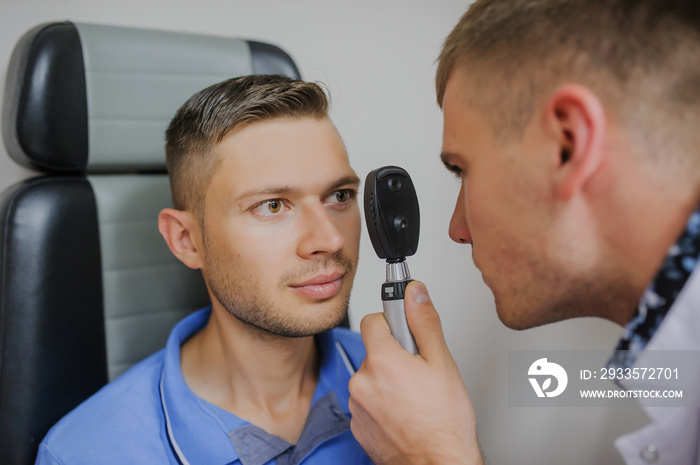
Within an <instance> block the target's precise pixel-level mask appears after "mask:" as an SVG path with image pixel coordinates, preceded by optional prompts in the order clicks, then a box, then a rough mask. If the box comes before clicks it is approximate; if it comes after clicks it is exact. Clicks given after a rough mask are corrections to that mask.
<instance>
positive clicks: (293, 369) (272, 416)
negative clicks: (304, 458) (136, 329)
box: [181, 306, 318, 444]
mask: <svg viewBox="0 0 700 465" xmlns="http://www.w3.org/2000/svg"><path fill="white" fill-rule="evenodd" d="M217 307H218V306H215V307H214V308H213V309H212V314H211V318H210V320H209V323H208V324H207V326H205V327H204V329H202V331H200V332H199V333H197V334H195V335H194V336H192V338H190V339H189V340H188V341H187V342H185V344H183V345H182V348H181V367H182V374H183V376H184V378H185V381H186V382H187V384H188V385H189V387H190V388H191V389H192V391H194V393H195V394H196V395H197V396H199V397H200V398H202V399H204V400H206V401H208V402H210V403H212V404H214V405H217V406H218V407H221V408H223V409H225V410H228V411H229V412H231V413H233V414H235V415H237V416H239V417H240V418H243V419H245V420H248V421H250V422H251V423H253V424H254V425H256V426H259V427H261V428H263V429H264V430H265V431H267V432H268V433H271V434H274V435H277V436H279V437H281V438H282V439H284V440H286V441H287V442H290V443H292V444H296V442H297V440H298V439H299V436H300V435H301V431H302V430H303V428H304V424H305V422H306V418H307V416H308V413H309V408H310V405H311V399H312V397H313V393H314V390H315V388H316V383H317V381H318V351H317V348H316V344H315V342H314V338H313V337H311V336H309V337H303V338H287V337H279V336H274V335H271V334H267V333H261V332H260V330H258V329H252V328H250V326H248V325H246V324H245V323H242V322H241V321H239V320H237V319H236V318H235V317H233V316H231V315H230V314H229V313H228V312H226V310H224V309H223V308H217Z"/></svg>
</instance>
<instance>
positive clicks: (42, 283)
mask: <svg viewBox="0 0 700 465" xmlns="http://www.w3.org/2000/svg"><path fill="white" fill-rule="evenodd" d="M245 74H285V75H288V76H291V77H295V78H298V77H299V72H298V70H297V68H296V66H295V65H294V62H293V61H292V60H291V58H290V57H289V56H288V55H287V54H286V53H285V52H284V51H282V50H281V49H279V48H278V47H276V46H273V45H270V44H264V43H260V42H254V41H246V40H240V39H232V38H224V37H214V36H207V35H198V34H185V33H177V32H165V31H153V30H144V29H132V28H124V27H114V26H101V25H92V24H76V23H71V22H61V23H50V24H44V25H40V26H38V27H36V28H34V29H32V30H30V31H29V32H27V33H26V34H25V35H24V36H23V37H22V38H21V39H20V41H19V42H18V43H17V45H16V47H15V50H14V52H13V55H12V58H11V61H10V64H9V67H8V72H7V80H6V89H5V100H4V104H3V122H2V131H3V132H2V134H3V140H4V143H5V146H6V148H7V151H8V153H9V154H10V156H11V157H12V158H13V159H15V160H16V161H17V162H19V163H20V164H22V165H24V166H27V167H30V168H32V169H35V170H38V171H42V172H45V173H48V175H47V176H41V177H37V178H33V179H29V180H26V181H23V182H20V183H18V184H16V185H14V186H12V187H11V188H9V189H8V190H7V191H5V192H4V193H3V194H2V197H1V198H0V219H1V220H2V228H0V241H1V245H2V247H1V248H0V266H1V267H0V463H3V464H7V465H27V464H31V463H33V461H34V457H35V454H36V448H37V447H38V444H39V442H40V441H41V439H42V437H43V436H44V434H45V433H46V432H47V431H48V429H49V428H50V426H51V425H52V424H53V423H55V422H56V421H57V420H58V419H60V417H61V416H63V415H64V414H65V413H67V412H68V411H69V410H70V409H72V408H73V407H75V406H76V405H77V404H78V403H80V402H81V401H82V400H84V399H85V398H87V397H88V396H89V395H91V394H92V393H94V392H95V391H96V390H97V389H99V388H100V387H101V386H102V385H103V384H105V383H106V382H107V381H108V380H111V379H114V378H115V377H117V376H118V375H119V374H121V373H123V372H124V371H125V370H126V369H128V368H129V367H130V366H131V365H132V364H134V363H135V362H137V361H139V360H141V359H143V358H144V357H146V356H147V355H149V354H151V353H153V352H155V351H156V350H158V349H160V348H162V347H163V346H164V345H165V341H166V338H167V335H168V333H169V331H170V329H171V328H172V326H173V325H174V324H175V322H176V321H178V320H179V319H180V318H182V317H183V316H184V315H186V314H187V313H189V312H191V311H193V310H195V309H197V308H200V307H203V306H205V305H207V304H208V295H207V293H206V288H205V286H204V283H203V281H202V278H201V274H200V273H199V272H198V271H193V270H190V269H188V268H187V267H185V266H184V265H183V264H182V263H180V262H179V261H178V260H177V259H175V258H174V257H173V256H172V254H171V253H170V251H169V250H168V248H167V247H166V245H165V244H164V242H163V240H162V238H161V237H160V234H159V233H158V228H157V215H158V212H159V211H160V209H162V208H164V207H168V206H170V204H171V203H170V202H171V200H170V190H169V184H168V178H167V174H166V172H165V155H164V149H163V147H164V132H165V129H166V127H167V125H168V122H169V121H170V119H171V118H172V116H173V115H174V113H175V111H176V110H177V108H178V107H179V106H180V105H181V104H182V103H184V101H185V100H187V98H189V97H190V96H191V95H192V94H193V93H195V92H196V91H198V90H200V89H202V88H204V87H206V86H208V85H211V84H214V83H216V82H219V81H222V80H224V79H227V78H231V77H235V76H240V75H245Z"/></svg>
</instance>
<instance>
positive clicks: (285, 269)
mask: <svg viewBox="0 0 700 465" xmlns="http://www.w3.org/2000/svg"><path fill="white" fill-rule="evenodd" d="M215 151H216V155H217V156H218V157H220V159H221V166H220V168H219V169H218V171H216V173H215V174H214V176H213V178H212V181H211V184H210V186H209V189H208V191H207V194H206V197H205V212H204V230H203V242H204V262H205V265H204V267H203V269H202V272H203V274H204V277H205V280H206V281H207V285H208V286H209V289H210V291H211V293H212V294H213V295H214V296H215V299H214V305H218V304H219V303H220V304H221V306H223V308H225V309H226V310H227V311H228V312H229V313H231V314H232V315H234V316H235V317H237V318H238V319H239V320H241V321H243V322H245V323H248V324H249V325H252V326H254V327H257V328H261V329H263V330H265V331H267V332H269V333H273V334H279V335H282V336H307V335H311V334H315V333H318V332H321V331H325V330H327V329H330V328H332V327H334V326H337V325H338V324H339V323H340V321H342V319H343V317H344V316H345V313H346V311H347V306H348V299H349V296H350V288H351V287H352V281H353V278H354V275H355V268H356V265H357V258H358V248H359V240H360V213H359V209H358V206H357V200H356V193H357V188H358V179H357V175H356V174H355V172H354V171H353V169H352V168H351V167H350V165H349V163H348V158H347V154H346V152H345V148H344V146H343V143H342V141H341V139H340V136H339V135H338V133H337V132H336V130H335V128H334V127H333V125H332V124H331V122H330V121H329V120H328V119H313V118H302V119H275V120H271V121H264V122H260V123H254V124H252V125H249V126H245V127H243V128H242V129H240V130H237V131H235V132H234V133H232V134H229V135H228V136H227V137H226V138H225V139H224V140H223V141H222V142H221V143H220V144H219V145H218V146H217V147H216V149H215ZM217 301H218V302H217Z"/></svg>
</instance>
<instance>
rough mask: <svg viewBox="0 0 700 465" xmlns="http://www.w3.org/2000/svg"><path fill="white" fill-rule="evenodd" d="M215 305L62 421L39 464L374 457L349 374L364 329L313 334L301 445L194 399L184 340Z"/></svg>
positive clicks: (246, 463) (245, 464)
mask: <svg viewBox="0 0 700 465" xmlns="http://www.w3.org/2000/svg"><path fill="white" fill-rule="evenodd" d="M210 313H211V308H206V309H202V310H199V311H197V312H195V313H193V314H192V315H189V316H188V317H186V318H185V319H183V320H182V321H180V322H179V323H178V324H177V325H176V326H175V328H174V329H173V330H172V332H171V333H170V337H169V339H168V343H167V345H166V347H165V349H163V350H161V351H159V352H157V353H155V354H154V355H152V356H150V357H149V358H147V359H145V360H144V361H142V362H140V363H139V364H137V365H135V366H134V367H133V368H131V369H130V370H129V371H128V372H126V373H124V374H123V375H122V376H120V377H119V378H118V379H116V380H115V381H113V382H112V383H110V384H108V385H107V386H105V387H104V388H102V389H101V390H100V391H99V392H97V393H96V394H95V395H93V396H92V397H91V398H89V399H88V400H86V401H85V402H83V403H82V404H81V405H79V406H78V407H77V408H76V409H75V410H73V411H72V412H71V413H69V414H68V415H66V416H65V417H64V418H63V419H62V420H61V421H59V422H58V423H57V424H56V425H55V426H54V427H53V428H52V429H51V431H49V433H48V434H47V435H46V437H45V438H44V440H43V441H42V443H41V445H40V446H39V455H38V457H37V461H36V463H37V464H38V465H47V464H63V465H78V464H101V465H109V464H115V465H116V464H119V465H123V464H126V463H128V464H149V465H153V464H172V465H178V464H179V465H198V464H206V465H227V464H235V465H238V464H240V465H264V464H275V465H294V464H300V463H303V464H305V465H306V464H308V465H311V464H329V463H332V464H341V465H342V464H371V463H372V462H371V461H370V460H369V458H368V457H367V455H366V454H365V452H364V451H363V450H362V448H361V447H360V445H359V444H358V443H357V441H356V440H355V438H354V437H353V435H352V433H351V432H350V411H349V410H348V397H349V392H348V381H349V380H350V376H351V375H352V374H353V373H354V370H355V368H356V367H358V366H359V364H360V363H361V362H362V359H363V358H364V356H365V351H364V346H363V345H362V341H361V339H360V337H359V335H358V334H356V333H353V332H351V331H349V330H347V329H344V328H336V329H334V330H332V331H328V332H326V333H323V334H319V335H317V336H316V341H317V343H318V347H319V353H320V374H319V380H318V384H317V386H316V391H315V392H314V396H313V399H312V403H311V409H310V411H309V416H308V418H307V420H306V424H305V426H304V430H303V431H302V434H301V437H300V438H299V442H298V443H297V444H295V445H292V444H289V443H288V442H286V441H284V440H283V439H282V438H280V437H278V436H274V435H271V434H268V433H267V432H265V431H264V430H263V429H261V428H258V427H257V426H255V425H253V424H251V423H249V422H247V421H245V420H243V419H241V418H239V417H237V416H236V415H233V414H232V413H230V412H228V411H225V410H223V409H221V408H219V407H217V406H215V405H213V404H210V403H209V402H206V401H205V400H203V399H200V398H199V397H197V396H196V395H195V394H194V393H193V392H192V391H191V390H190V388H189V387H188V386H187V384H186V383H185V380H184V378H183V376H182V371H181V370H180V346H181V345H182V343H183V342H185V341H186V340H187V339H188V338H189V337H190V336H192V335H193V334H194V333H196V332H197V331H199V330H200V329H202V328H203V327H204V326H205V325H206V323H207V321H208V320H209V315H210Z"/></svg>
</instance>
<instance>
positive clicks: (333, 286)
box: [289, 271, 345, 300]
mask: <svg viewBox="0 0 700 465" xmlns="http://www.w3.org/2000/svg"><path fill="white" fill-rule="evenodd" d="M344 276H345V272H341V271H335V272H333V273H330V274H319V275H316V276H314V277H313V278H311V279H309V280H306V281H304V282H301V283H298V284H290V285H289V287H291V288H292V289H294V291H296V292H298V293H299V294H301V295H303V296H305V297H308V298H310V299H318V300H322V299H329V298H331V297H333V296H334V295H336V294H337V293H338V292H339V291H340V288H341V287H342V285H343V277H344Z"/></svg>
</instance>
